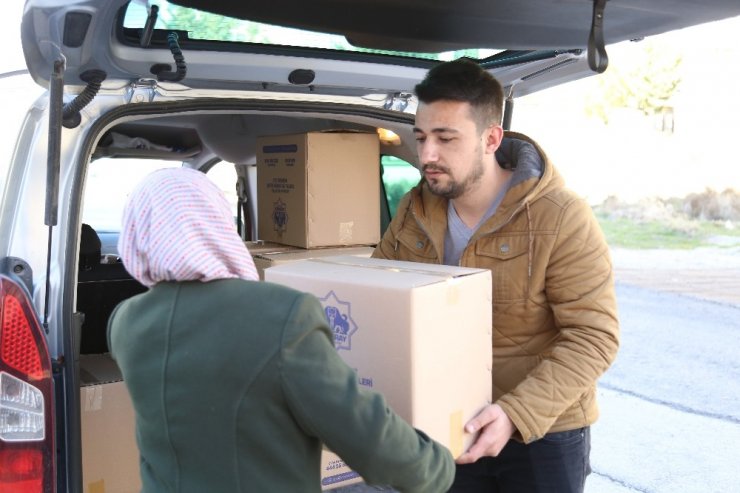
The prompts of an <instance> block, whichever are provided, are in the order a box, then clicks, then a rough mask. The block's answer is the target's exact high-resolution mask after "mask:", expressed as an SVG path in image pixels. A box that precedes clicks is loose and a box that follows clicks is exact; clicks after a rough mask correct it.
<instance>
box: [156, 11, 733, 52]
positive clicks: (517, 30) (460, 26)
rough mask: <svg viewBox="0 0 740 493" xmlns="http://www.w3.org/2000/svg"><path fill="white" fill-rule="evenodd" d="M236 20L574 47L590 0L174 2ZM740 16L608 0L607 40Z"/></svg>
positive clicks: (432, 47) (379, 41)
mask: <svg viewBox="0 0 740 493" xmlns="http://www.w3.org/2000/svg"><path fill="white" fill-rule="evenodd" d="M170 1H171V3H174V4H179V5H182V6H188V7H191V8H196V9H199V10H203V11H209V12H213V13H218V14H222V15H227V16H231V17H236V18H242V19H249V20H253V21H258V22H264V23H269V24H277V25H283V26H287V27H295V28H300V29H307V30H314V31H322V32H330V33H334V34H342V35H344V36H345V37H346V38H347V39H348V40H349V41H350V42H351V43H353V44H355V45H357V46H361V47H365V48H374V49H385V50H403V51H432V52H438V51H449V50H456V49H464V48H472V47H477V48H493V49H515V50H531V49H547V48H550V49H571V48H585V47H586V46H587V43H588V37H589V32H590V29H591V21H592V16H593V2H592V1H589V0H560V1H556V2H553V1H552V0H457V1H455V2H447V1H439V0H353V1H352V2H351V3H352V6H351V9H352V15H344V14H343V11H346V9H347V6H346V5H343V3H342V2H341V1H339V0H312V1H310V2H307V1H305V0H270V1H269V2H263V1H253V0H252V1H249V0H245V1H241V2H234V1H232V0H170ZM739 14H740V2H738V1H737V0H703V1H702V2H697V1H695V0H652V1H650V2H645V1H644V0H609V1H607V2H606V8H605V12H604V38H605V41H606V43H607V44H611V43H616V42H620V41H625V40H630V39H637V38H642V37H646V36H651V35H655V34H661V33H664V32H667V31H671V30H675V29H680V28H684V27H688V26H691V25H695V24H701V23H705V22H710V21H714V20H719V19H723V18H727V17H732V16H735V15H739Z"/></svg>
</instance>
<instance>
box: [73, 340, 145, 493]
mask: <svg viewBox="0 0 740 493" xmlns="http://www.w3.org/2000/svg"><path fill="white" fill-rule="evenodd" d="M80 379H81V381H82V385H81V387H80V408H81V417H80V418H81V419H80V421H81V422H80V424H81V427H82V484H83V492H84V493H134V492H137V491H140V490H141V476H140V475H139V449H138V447H137V445H136V426H135V418H134V408H133V405H132V403H131V398H130V397H129V393H128V390H127V389H126V385H125V384H124V383H123V381H122V380H121V372H120V370H119V369H118V366H117V365H116V363H115V362H114V361H113V360H112V359H111V358H110V356H109V355H107V354H94V355H82V356H80Z"/></svg>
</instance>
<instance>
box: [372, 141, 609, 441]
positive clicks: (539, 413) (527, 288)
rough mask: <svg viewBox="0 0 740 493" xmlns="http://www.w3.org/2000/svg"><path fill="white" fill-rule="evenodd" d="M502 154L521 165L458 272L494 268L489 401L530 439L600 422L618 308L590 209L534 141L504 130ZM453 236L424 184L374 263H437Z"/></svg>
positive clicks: (442, 204) (442, 208) (439, 201)
mask: <svg viewBox="0 0 740 493" xmlns="http://www.w3.org/2000/svg"><path fill="white" fill-rule="evenodd" d="M496 157H497V160H498V162H499V164H500V165H501V166H503V167H505V168H509V169H514V174H513V176H512V180H511V183H510V188H509V190H508V191H507V192H506V194H505V196H504V199H503V201H502V202H501V204H500V206H499V208H498V209H497V211H496V212H495V214H494V215H493V216H492V217H491V218H490V219H489V220H488V221H486V222H485V223H484V224H483V225H482V226H481V227H480V228H479V229H478V231H477V232H476V233H475V234H474V235H473V237H472V238H471V239H470V243H469V244H468V246H467V248H466V249H465V251H464V252H463V254H462V256H461V258H460V265H463V266H468V267H480V268H487V269H491V272H492V277H493V293H492V294H493V362H492V368H493V398H494V401H496V402H497V403H498V404H499V405H501V407H502V408H503V409H504V411H505V412H506V414H507V415H508V416H509V418H510V419H511V420H512V421H513V423H514V425H515V426H516V428H517V430H518V432H519V434H520V435H521V437H519V436H518V435H516V434H515V437H516V438H521V439H522V440H523V441H524V442H526V443H529V442H532V441H534V440H537V439H539V438H541V437H542V436H543V435H545V434H546V433H548V432H557V431H565V430H571V429H577V428H580V427H583V426H587V425H590V424H592V423H593V422H594V421H595V420H596V418H597V416H598V408H597V405H596V396H595V393H596V392H595V391H596V381H597V379H598V378H599V376H600V375H601V374H602V373H603V372H604V371H605V370H606V369H607V368H608V367H609V365H610V364H611V363H612V361H613V360H614V358H615V356H616V353H617V348H618V346H619V322H618V319H617V303H616V297H615V292H614V282H613V277H612V265H611V259H610V256H609V249H608V247H607V244H606V241H605V239H604V236H603V234H602V232H601V229H600V227H599V225H598V223H597V221H596V219H595V217H594V215H593V213H592V211H591V208H590V207H589V205H588V204H587V203H586V202H585V201H584V200H582V199H580V198H578V197H577V196H576V195H575V194H574V193H573V192H571V191H569V190H567V189H566V188H564V182H563V179H562V177H561V176H560V175H559V174H558V172H557V171H556V170H555V168H554V167H553V166H552V164H551V163H550V162H549V160H548V159H547V157H546V156H545V154H544V152H543V151H542V149H540V148H539V146H538V145H537V144H536V143H535V142H533V141H532V140H530V139H529V138H528V137H525V136H524V135H521V134H516V133H507V134H506V136H505V139H504V141H503V142H502V145H501V147H500V148H499V150H498V151H497V154H496ZM446 229H447V200H446V199H444V198H441V197H438V196H436V195H433V194H432V193H431V192H430V191H429V189H428V188H427V186H426V185H425V184H424V182H423V180H422V183H420V184H419V185H418V186H416V187H415V188H414V189H412V190H411V191H410V192H409V193H408V194H406V196H404V198H403V199H402V200H401V203H400V204H399V206H398V210H397V213H396V215H395V217H394V218H393V220H392V222H391V224H390V226H389V227H388V229H387V231H386V232H385V234H384V236H383V238H382V240H381V243H380V244H379V245H378V247H377V248H376V249H375V252H374V254H373V256H375V257H380V258H390V259H397V260H410V261H416V262H426V263H441V262H442V259H443V258H444V251H443V250H444V243H445V242H444V239H445V231H446ZM452 370H453V369H451V371H452ZM460 378H461V379H464V378H465V375H460Z"/></svg>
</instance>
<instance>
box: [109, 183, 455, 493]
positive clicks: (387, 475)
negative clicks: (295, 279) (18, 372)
mask: <svg viewBox="0 0 740 493" xmlns="http://www.w3.org/2000/svg"><path fill="white" fill-rule="evenodd" d="M118 249H119V252H120V254H121V257H122V260H123V263H124V265H125V267H126V269H127V270H128V271H129V272H130V273H131V275H132V276H133V277H135V278H136V279H137V280H139V281H140V282H141V283H142V284H144V285H146V286H148V287H149V289H148V291H147V292H145V293H143V294H140V295H138V296H135V297H133V298H130V299H128V300H126V301H124V302H123V303H121V304H120V305H118V307H117V308H116V310H115V312H114V313H113V315H112V316H111V320H110V322H109V326H108V343H109V347H110V349H111V353H112V355H113V357H114V358H115V360H116V361H117V362H118V365H119V366H120V368H121V372H122V374H123V378H124V381H125V383H126V385H127V387H128V389H129V392H130V394H131V398H132V401H133V405H134V409H135V412H136V436H137V442H138V446H139V452H140V463H141V479H142V484H143V488H142V491H143V492H144V493H152V492H163V491H168V492H182V493H185V492H193V493H203V492H209V493H217V492H224V493H226V492H228V493H236V492H259V493H265V492H278V493H283V492H299V493H304V492H318V491H320V489H321V488H320V455H321V447H322V442H323V443H325V444H326V445H327V447H328V448H330V449H331V450H332V451H334V452H335V453H337V454H338V455H339V456H340V457H342V459H344V461H345V462H346V463H347V464H348V465H349V466H350V467H352V468H353V469H354V470H355V471H357V472H358V473H360V474H361V475H362V476H363V478H364V479H365V481H366V482H368V483H376V484H387V485H390V486H392V487H394V488H396V489H398V490H401V491H404V492H420V493H421V492H424V493H434V492H442V491H446V490H447V489H448V487H449V486H450V484H451V483H452V479H453V475H454V463H453V459H452V456H451V455H450V453H449V452H448V451H447V450H446V449H445V448H444V447H442V446H441V445H439V444H438V443H436V442H434V441H432V440H431V439H429V438H428V437H427V436H426V435H424V434H423V433H421V432H419V431H416V430H414V429H413V428H412V427H411V426H409V425H408V424H407V423H406V422H404V421H403V420H402V419H401V418H399V417H398V416H397V415H396V414H395V413H393V412H392V411H391V410H390V409H389V408H388V407H387V405H386V402H385V400H384V399H383V397H382V396H380V395H379V394H378V393H376V392H373V391H370V390H368V389H364V388H360V387H359V385H358V383H357V376H356V374H355V372H354V371H353V370H352V369H351V368H349V367H348V366H347V365H346V364H345V363H344V362H343V361H342V360H341V359H340V358H339V356H338V355H337V352H336V350H335V349H334V347H333V345H332V335H331V332H330V331H329V328H328V324H327V322H326V319H325V316H324V314H323V312H322V309H321V305H320V303H319V302H318V300H317V299H316V298H315V297H313V296H312V295H310V294H307V293H301V292H299V291H296V290H293V289H290V288H287V287H284V286H280V285H277V284H272V283H267V282H258V276H257V273H256V269H255V267H254V263H253V262H252V258H251V256H250V255H249V252H248V251H247V249H246V247H245V245H244V243H243V242H242V241H241V238H240V237H239V235H238V233H237V232H236V228H235V225H234V220H233V217H232V214H231V210H230V208H229V205H228V203H227V202H226V199H225V198H224V196H223V194H222V193H221V191H220V190H219V189H218V188H217V187H216V186H215V184H213V183H212V182H211V181H210V180H209V179H208V178H207V177H206V176H205V175H204V174H202V173H201V172H199V171H194V170H190V169H185V168H181V169H164V170H158V171H155V172H154V173H152V174H150V175H149V176H148V177H146V178H145V179H144V180H143V182H142V183H140V184H139V185H138V187H137V188H136V189H135V190H134V191H133V192H132V193H131V195H130V196H129V199H128V202H127V204H126V208H125V210H124V215H123V228H122V231H121V236H120V239H119V244H118Z"/></svg>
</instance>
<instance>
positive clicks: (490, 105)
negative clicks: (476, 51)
mask: <svg viewBox="0 0 740 493" xmlns="http://www.w3.org/2000/svg"><path fill="white" fill-rule="evenodd" d="M414 91H415V92H416V96H417V97H418V98H419V101H421V102H422V103H433V102H435V101H440V100H452V101H462V102H467V103H469V104H470V107H471V110H472V115H471V116H472V117H473V120H475V122H476V123H477V125H478V128H480V129H482V128H485V127H487V126H488V125H490V124H492V123H496V124H500V123H501V115H502V113H503V107H504V90H503V88H502V87H501V83H500V82H499V81H498V80H496V78H494V77H493V76H492V75H491V74H489V73H488V72H486V71H485V70H483V69H482V68H481V67H480V66H479V65H478V64H477V63H475V62H473V61H472V60H470V59H466V58H459V59H457V60H453V61H451V62H445V63H441V64H439V65H437V66H436V67H434V68H432V69H431V70H430V71H429V72H427V75H426V77H424V80H422V81H421V82H420V83H419V84H417V85H416V87H415V88H414Z"/></svg>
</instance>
